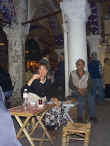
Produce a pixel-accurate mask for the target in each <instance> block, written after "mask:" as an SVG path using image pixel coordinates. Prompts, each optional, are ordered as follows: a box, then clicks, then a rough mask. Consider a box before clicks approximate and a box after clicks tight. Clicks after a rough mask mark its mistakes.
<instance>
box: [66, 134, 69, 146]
mask: <svg viewBox="0 0 110 146" xmlns="http://www.w3.org/2000/svg"><path fill="white" fill-rule="evenodd" d="M68 145H69V136H67V137H66V146H68Z"/></svg>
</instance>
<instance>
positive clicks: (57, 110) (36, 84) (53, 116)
mask: <svg viewBox="0 0 110 146" xmlns="http://www.w3.org/2000/svg"><path fill="white" fill-rule="evenodd" d="M47 73H48V67H47V65H46V64H44V63H40V64H39V68H38V73H36V74H34V75H33V77H32V78H31V79H30V80H29V82H28V83H27V86H25V88H27V89H28V91H29V92H31V93H34V94H36V95H38V96H39V97H40V98H45V97H46V99H47V101H49V100H51V101H52V102H54V103H55V104H56V106H55V107H54V108H52V110H50V111H49V112H48V113H46V115H45V117H44V123H45V125H46V126H47V127H48V128H50V127H52V128H53V127H54V128H57V127H59V126H61V125H62V124H63V123H64V121H65V119H66V118H65V116H63V115H64V111H63V108H62V106H60V103H59V101H58V99H57V98H56V97H55V92H56V91H55V92H54V87H53V86H52V84H51V80H50V79H48V78H47ZM60 115H61V116H60Z"/></svg>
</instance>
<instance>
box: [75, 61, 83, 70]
mask: <svg viewBox="0 0 110 146" xmlns="http://www.w3.org/2000/svg"><path fill="white" fill-rule="evenodd" d="M76 67H77V70H79V71H83V70H84V67H85V65H84V63H83V62H82V61H78V62H77V64H76Z"/></svg>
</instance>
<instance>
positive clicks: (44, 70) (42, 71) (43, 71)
mask: <svg viewBox="0 0 110 146" xmlns="http://www.w3.org/2000/svg"><path fill="white" fill-rule="evenodd" d="M38 72H39V74H40V77H41V78H45V77H46V75H47V72H48V70H47V68H46V66H44V65H41V66H40V67H39V70H38Z"/></svg>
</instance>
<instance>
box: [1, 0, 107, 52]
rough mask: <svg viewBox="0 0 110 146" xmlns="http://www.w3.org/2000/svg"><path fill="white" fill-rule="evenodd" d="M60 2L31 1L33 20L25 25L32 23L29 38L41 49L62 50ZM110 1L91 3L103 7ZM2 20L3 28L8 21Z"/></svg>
mask: <svg viewBox="0 0 110 146" xmlns="http://www.w3.org/2000/svg"><path fill="white" fill-rule="evenodd" d="M59 1H60V0H30V7H31V9H32V10H35V13H34V16H33V18H32V20H27V21H26V22H23V25H25V24H27V23H30V24H31V26H30V32H29V35H28V38H34V39H35V40H36V41H37V42H38V45H39V46H40V48H41V49H50V50H54V49H58V48H59V49H60V48H61V49H62V48H63V45H64V41H63V29H62V16H61V12H60V6H59ZM105 1H106V2H109V1H110V0H89V2H98V3H101V4H102V5H103V4H104V3H105ZM0 18H1V21H0V22H1V26H3V25H5V24H7V23H8V21H6V20H3V18H2V17H0Z"/></svg>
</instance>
